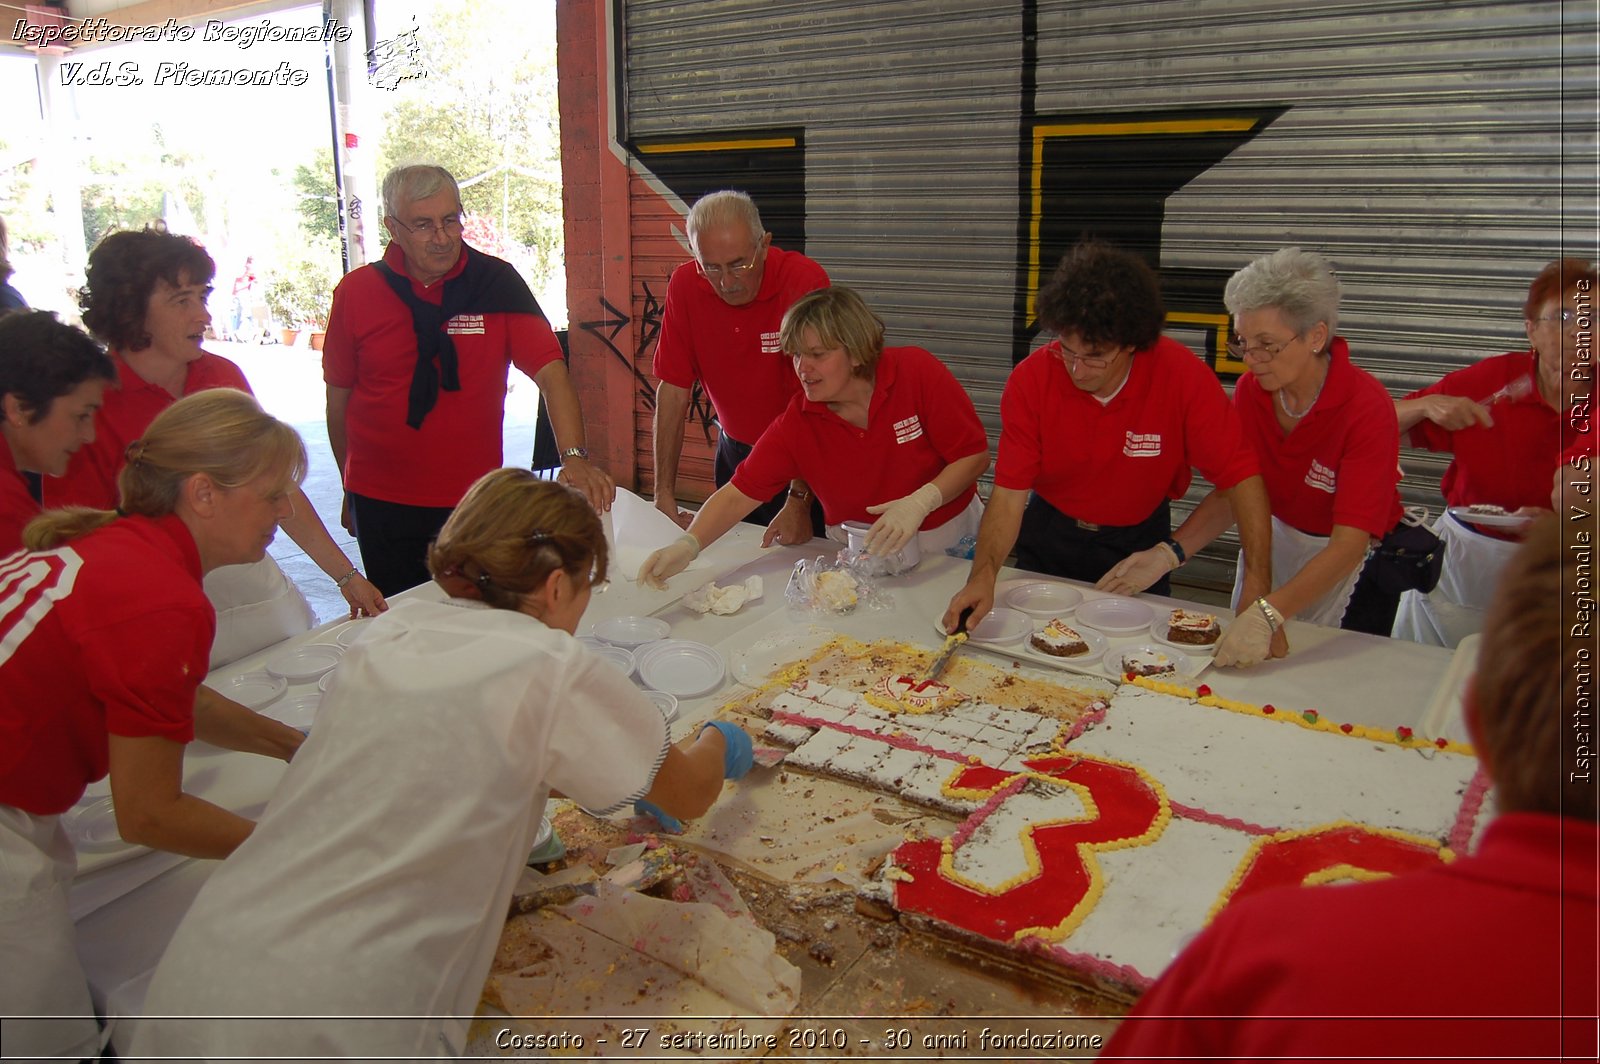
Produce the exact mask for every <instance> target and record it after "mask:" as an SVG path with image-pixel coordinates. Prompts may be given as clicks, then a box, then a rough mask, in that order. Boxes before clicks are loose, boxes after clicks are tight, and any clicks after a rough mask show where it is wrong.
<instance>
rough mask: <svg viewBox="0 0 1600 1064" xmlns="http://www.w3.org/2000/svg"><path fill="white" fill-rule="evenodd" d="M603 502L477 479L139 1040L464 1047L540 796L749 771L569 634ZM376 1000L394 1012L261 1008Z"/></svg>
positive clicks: (538, 483) (174, 966)
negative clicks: (440, 594) (429, 583)
mask: <svg viewBox="0 0 1600 1064" xmlns="http://www.w3.org/2000/svg"><path fill="white" fill-rule="evenodd" d="M606 565H607V556H606V542H605V536H604V533H603V532H602V531H601V526H600V519H599V517H598V515H596V513H595V511H594V508H593V507H592V506H591V505H590V504H589V502H588V500H587V499H586V498H585V497H584V496H583V495H582V494H580V493H579V492H578V491H577V490H576V489H574V488H569V487H566V486H564V485H560V484H556V483H553V482H550V481H544V480H540V479H538V478H537V477H535V476H534V475H533V474H532V473H531V472H529V471H527V470H525V469H499V470H496V471H494V472H492V473H489V474H487V475H486V476H484V477H483V478H482V479H480V480H479V481H478V482H477V483H476V484H474V485H473V486H472V488H471V489H470V490H469V491H468V492H467V495H466V497H465V498H464V499H462V501H461V503H460V505H459V506H457V507H456V509H455V512H454V513H452V514H451V516H450V518H449V519H448V520H447V521H446V522H445V525H444V528H443V529H442V530H441V532H440V533H439V538H438V540H437V541H436V542H435V544H434V546H433V549H432V551H431V552H430V557H429V567H430V568H431V569H432V571H433V573H434V579H435V581H436V582H437V583H438V584H439V585H440V587H442V588H443V589H444V590H445V591H446V592H448V593H449V596H450V597H449V598H448V599H446V600H444V601H442V602H440V601H418V600H415V599H414V600H412V601H408V602H402V603H397V604H396V605H395V606H394V608H393V609H391V610H389V612H387V613H385V614H384V615H383V616H382V617H380V618H378V619H377V620H376V621H374V622H372V623H371V624H370V625H369V626H368V627H367V631H366V633H365V634H364V635H363V636H362V638H361V640H360V641H359V642H357V643H356V644H355V646H353V647H352V648H351V650H350V652H349V653H348V654H347V655H346V656H345V658H344V660H343V661H342V662H341V663H340V666H339V671H338V673H337V674H336V675H337V678H336V680H335V681H334V683H333V685H332V687H331V688H330V689H329V691H328V695H327V698H326V699H325V700H324V702H323V704H322V708H321V711H320V714H319V716H318V719H317V726H316V728H315V729H313V731H312V733H311V738H310V739H309V740H308V741H307V743H306V746H305V748H304V750H302V752H301V754H300V756H299V757H297V758H296V759H295V763H294V764H293V765H292V766H290V771H289V773H288V774H287V775H286V776H285V777H284V779H283V782H282V784H280V785H279V787H278V790H277V792H276V793H275V794H274V795H273V798H272V802H271V804H270V805H269V806H268V807H267V810H266V812H265V813H264V814H263V816H262V818H261V824H260V826H259V827H258V828H257V831H256V833H255V835H254V836H253V837H252V838H251V839H250V840H249V842H248V843H247V844H246V845H245V846H243V847H241V848H240V850H239V852H238V853H236V854H235V855H234V856H233V857H232V858H230V859H229V860H228V861H227V863H225V864H224V865H223V866H222V867H221V868H220V869H218V871H217V873H216V874H215V875H213V876H212V877H211V879H210V881H209V882H207V884H206V885H205V887H204V888H203V889H202V890H201V892H200V895H199V897H198V898H197V899H196V900H195V903H194V905H193V907H191V908H190V910H189V913H188V915H187V916H186V917H185V918H184V921H183V923H182V925H181V926H180V927H179V928H178V931H177V934H176V935H175V936H174V938H173V940H172V943H171V945H170V946H169V947H168V949H167V952H166V955H165V956H164V957H163V958H162V961H161V964H160V967H158V968H157V970H156V974H155V978H154V980H153V981H152V983H151V985H150V992H149V996H148V998H147V999H146V1001H145V1013H146V1016H162V1015H167V1016H202V1017H203V1016H231V1017H246V1018H236V1019H226V1020H216V1021H211V1022H207V1021H205V1020H202V1019H190V1020H184V1021H181V1022H178V1021H174V1022H171V1023H168V1024H162V1023H160V1022H159V1021H152V1020H149V1019H146V1020H143V1021H141V1025H140V1028H139V1032H138V1033H137V1034H136V1036H135V1038H134V1044H133V1052H134V1053H135V1054H136V1055H141V1056H152V1057H159V1058H163V1059H171V1058H177V1057H188V1056H199V1057H206V1058H219V1057H233V1056H240V1055H244V1056H248V1055H256V1054H261V1055H270V1056H272V1057H274V1058H277V1057H301V1056H343V1055H351V1056H359V1057H362V1058H363V1059H366V1058H377V1057H389V1058H406V1059H410V1058H414V1057H430V1056H441V1055H459V1054H460V1053H461V1051H462V1049H463V1047H464V1043H465V1039H466V1030H467V1024H468V1023H469V1021H470V1020H471V1018H472V1014H473V1011H474V1010H475V1009H476V1007H477V1004H478V997H479V995H480V993H481V992H482V989H483V981H484V979H485V977H486V976H487V975H488V972H489V964H490V961H491V960H492V959H493V957H494V951H495V946H496V944H497V943H498V941H499V937H500V929H501V925H502V922H503V920H504V917H505V913H506V910H507V906H508V904H509V902H510V899H511V894H512V890H513V888H514V887H515V885H516V882H517V878H518V876H519V875H520V873H521V871H522V868H523V864H524V862H525V860H526V859H527V855H528V852H529V850H530V849H531V848H532V845H533V842H534V838H535V835H536V833H537V832H538V830H539V826H540V819H541V814H542V812H543V810H544V806H545V799H546V797H547V796H548V795H550V794H552V793H555V792H560V793H561V794H563V795H565V796H567V797H569V798H571V799H573V800H574V801H576V802H578V803H580V804H581V805H583V806H585V807H586V808H589V809H592V810H595V811H596V812H599V813H607V812H611V811H614V810H619V809H625V808H627V807H628V806H629V805H630V804H631V803H640V802H648V803H650V804H651V805H652V806H654V807H655V808H658V809H660V810H662V811H664V813H666V814H670V815H671V816H674V817H686V818H687V817H695V816H699V815H701V814H702V813H704V812H705V811H706V810H707V809H708V808H709V807H710V805H711V803H712V801H713V800H714V799H715V798H716V797H717V794H718V792H719V791H720V790H721V788H722V781H723V779H724V778H730V779H732V778H737V777H739V776H742V775H743V774H744V773H745V772H746V771H748V770H749V767H750V758H751V747H750V740H749V738H748V737H747V736H746V735H745V733H744V732H742V731H740V730H739V729H738V728H736V727H733V726H732V725H730V724H727V723H725V722H722V721H716V722H713V723H712V724H708V725H706V726H705V727H704V728H702V729H701V730H700V731H699V733H698V735H696V737H694V738H693V739H690V740H688V741H686V742H684V743H683V744H680V745H679V746H673V745H671V743H670V742H669V740H668V734H667V726H666V721H665V719H664V718H663V717H662V715H661V712H660V711H659V710H658V709H657V708H656V707H655V705H654V704H653V703H651V702H650V701H648V700H647V699H646V698H645V697H644V695H643V694H642V693H641V692H640V691H639V689H638V688H636V687H635V686H634V685H633V684H632V683H631V682H629V680H628V679H627V677H626V676H624V675H623V674H622V673H620V672H618V671H616V670H615V669H614V668H612V667H611V666H610V665H607V664H605V663H603V662H601V661H599V660H598V659H597V658H595V657H593V656H592V655H591V654H590V653H589V652H588V650H587V649H586V648H585V647H584V646H583V645H582V644H581V643H579V642H578V641H577V640H576V639H574V638H573V637H572V632H573V630H574V629H575V628H576V627H577V625H578V621H579V619H580V618H581V617H582V616H583V611H584V609H585V607H587V606H588V604H589V596H590V591H591V588H592V586H593V585H594V584H595V583H598V582H601V581H603V580H604V579H605V574H606ZM273 1016H291V1017H319V1016H324V1017H325V1016H381V1017H384V1019H383V1020H382V1022H376V1023H367V1024H360V1023H351V1022H349V1021H340V1020H330V1021H326V1022H318V1021H317V1020H315V1019H295V1020H292V1021H290V1022H283V1021H281V1020H276V1019H251V1018H248V1017H273Z"/></svg>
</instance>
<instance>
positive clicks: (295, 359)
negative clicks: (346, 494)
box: [206, 340, 539, 621]
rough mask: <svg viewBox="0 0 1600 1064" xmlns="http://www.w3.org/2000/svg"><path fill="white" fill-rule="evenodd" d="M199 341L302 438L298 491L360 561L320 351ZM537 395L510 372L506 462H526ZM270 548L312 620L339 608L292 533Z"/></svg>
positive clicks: (339, 612)
mask: <svg viewBox="0 0 1600 1064" xmlns="http://www.w3.org/2000/svg"><path fill="white" fill-rule="evenodd" d="M206 348H207V350H209V351H211V352H213V353H214V354H218V355H221V356H222V357H223V358H226V359H229V360H231V361H233V362H235V363H237V364H238V366H239V368H240V369H241V370H243V371H244V375H245V378H246V379H247V380H248V381H249V382H250V387H251V388H252V389H253V390H254V391H255V393H256V398H258V399H260V400H261V405H262V406H264V407H266V408H267V410H268V411H269V412H271V413H272V414H273V415H274V416H275V417H278V418H281V419H282V420H284V421H287V422H288V423H289V424H291V425H293V426H294V427H295V429H296V431H298V432H299V433H300V436H301V438H302V439H304V440H305V444H306V452H307V455H308V457H309V458H310V470H309V472H308V473H307V475H306V482H305V485H304V487H305V492H306V496H307V497H308V498H309V499H310V500H311V503H312V505H313V506H315V507H316V508H317V513H318V515H320V516H321V518H322V523H323V524H324V525H326V526H327V527H328V531H329V532H330V533H331V534H332V535H333V538H334V540H335V541H336V542H338V544H339V545H340V546H341V547H343V548H344V551H345V553H346V554H348V555H349V556H350V560H351V562H353V563H354V564H356V565H360V564H361V561H360V552H359V551H358V550H357V549H356V545H355V540H354V538H353V537H351V535H350V533H348V532H346V531H345V530H344V529H343V528H342V527H340V525H339V507H340V504H341V502H342V501H343V494H342V489H341V488H340V484H339V472H338V470H337V469H336V468H335V467H334V463H333V453H332V452H331V451H330V450H329V449H328V427H327V421H326V417H325V414H324V409H323V404H324V399H325V395H326V393H325V392H324V390H323V384H322V356H321V354H320V353H318V352H315V351H312V350H310V349H309V348H307V347H305V346H304V341H302V343H301V346H297V347H284V346H282V345H280V344H236V343H228V342H225V341H220V340H213V341H210V342H208V343H207V344H206ZM538 399H539V391H538V389H537V388H535V387H534V384H533V382H532V381H530V380H528V379H527V378H526V377H524V376H522V375H521V374H520V373H517V372H513V373H512V374H511V394H510V395H509V396H507V398H506V419H505V460H506V463H507V464H508V465H520V464H526V463H527V462H528V460H529V458H530V456H531V455H532V454H533V425H534V413H535V411H536V410H537V408H538ZM271 553H272V556H273V557H274V558H275V559H277V562H278V564H279V565H280V566H282V567H283V571H284V572H286V573H288V574H289V578H290V579H292V580H293V581H294V582H295V583H296V584H297V585H299V587H300V590H301V591H302V592H304V593H305V596H306V598H307V599H309V600H310V602H311V606H312V608H313V609H314V610H316V612H317V619H318V620H319V621H330V620H334V619H335V618H338V617H343V616H345V615H346V613H347V611H348V607H347V606H346V605H345V601H344V597H343V596H342V595H340V594H339V590H338V588H336V587H334V586H333V581H332V580H330V579H329V578H328V576H327V574H325V573H324V572H323V571H322V570H321V569H318V568H317V566H316V564H315V563H314V562H312V561H311V559H310V558H308V557H306V553H305V551H303V550H301V549H300V548H299V547H298V546H296V545H295V543H294V541H293V540H291V539H290V538H289V537H288V536H285V535H282V534H281V533H280V534H279V536H278V538H277V539H275V540H273V543H272V548H271Z"/></svg>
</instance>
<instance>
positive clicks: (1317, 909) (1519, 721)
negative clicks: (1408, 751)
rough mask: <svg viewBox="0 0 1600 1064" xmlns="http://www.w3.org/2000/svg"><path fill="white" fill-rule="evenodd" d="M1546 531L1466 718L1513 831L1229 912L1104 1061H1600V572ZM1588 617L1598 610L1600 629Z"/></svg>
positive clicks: (1487, 649)
mask: <svg viewBox="0 0 1600 1064" xmlns="http://www.w3.org/2000/svg"><path fill="white" fill-rule="evenodd" d="M1591 527H1592V526H1591ZM1569 535H1570V529H1569V530H1566V532H1565V533H1564V532H1563V530H1562V529H1561V527H1560V524H1559V523H1558V522H1557V521H1556V520H1555V519H1554V518H1552V517H1546V518H1545V519H1543V520H1542V521H1541V522H1539V523H1538V524H1537V525H1535V526H1534V528H1533V530H1532V531H1531V532H1530V533H1529V535H1528V542H1527V543H1526V544H1525V545H1524V546H1523V547H1521V548H1520V549H1519V550H1518V551H1517V553H1516V555H1515V556H1514V558H1513V560H1512V562H1511V564H1510V565H1509V566H1508V567H1507V569H1506V571H1505V574H1504V579H1503V580H1502V582H1501V584H1500V587H1499V588H1498V589H1497V591H1496V593H1495V599H1494V602H1493V605H1492V606H1491V608H1490V616H1489V620H1488V622H1487V624H1486V625H1485V628H1484V632H1483V645H1482V651H1481V652H1480V654H1479V655H1478V671H1477V674H1476V676H1475V678H1474V680H1473V683H1472V686H1471V688H1470V690H1469V693H1468V696H1467V699H1466V703H1467V704H1466V719H1467V727H1468V730H1469V731H1470V732H1471V733H1472V745H1473V747H1474V748H1475V749H1476V750H1477V751H1478V755H1479V756H1480V757H1481V758H1482V759H1483V767H1484V769H1485V771H1486V772H1487V773H1488V774H1489V776H1490V778H1491V779H1492V780H1493V781H1494V788H1495V797H1496V805H1497V807H1498V809H1499V814H1498V815H1497V816H1496V817H1495V819H1494V820H1493V821H1492V822H1491V823H1490V824H1489V826H1488V828H1487V829H1486V830H1485V832H1484V833H1483V836H1482V839H1481V840H1480V841H1479V842H1478V843H1477V845H1476V847H1475V849H1474V851H1473V852H1472V853H1471V854H1460V855H1457V856H1456V858H1455V860H1453V861H1450V862H1449V863H1445V864H1440V865H1437V866H1436V867H1434V868H1431V869H1429V870H1428V871H1424V872H1415V873H1412V874H1409V875H1402V876H1396V877H1393V878H1389V879H1384V880H1381V881H1378V882H1371V883H1357V884H1336V885H1335V884H1330V885H1325V886H1317V887H1285V888H1280V889H1276V890H1270V891H1265V892H1263V893H1261V894H1257V895H1255V896H1253V897H1247V898H1244V899H1241V900H1240V901H1238V902H1236V903H1234V904H1232V905H1230V906H1228V907H1227V908H1226V909H1224V910H1223V911H1222V912H1221V913H1220V914H1218V916H1217V918H1216V920H1215V922H1214V923H1212V924H1211V926H1210V927H1208V928H1207V929H1206V930H1205V931H1204V932H1203V933H1202V934H1201V935H1200V937H1199V938H1197V939H1195V941H1194V942H1193V943H1192V944H1191V945H1190V946H1189V947H1188V949H1186V950H1184V952H1183V953H1182V955H1181V956H1179V957H1178V959H1177V960H1175V961H1173V963H1172V965H1171V967H1169V968H1168V969H1167V970H1166V972H1165V973H1163V975H1162V976H1161V979H1160V980H1159V981H1158V982H1157V983H1156V985H1155V986H1154V987H1152V988H1151V989H1150V990H1149V992H1147V993H1146V994H1145V995H1144V997H1142V998H1140V999H1139V1003H1138V1005H1137V1006H1136V1007H1135V1008H1134V1010H1133V1011H1132V1012H1131V1013H1129V1014H1128V1017H1127V1019H1125V1020H1124V1021H1123V1023H1122V1026H1121V1027H1120V1028H1118V1030H1117V1032H1116V1035H1115V1036H1114V1037H1113V1038H1112V1040H1111V1042H1110V1044H1108V1045H1107V1046H1106V1048H1105V1049H1104V1050H1102V1051H1101V1053H1100V1059H1101V1060H1120V1059H1128V1058H1135V1059H1141V1060H1147V1059H1162V1060H1265V1059H1272V1060H1306V1059H1317V1060H1355V1059H1360V1060H1367V1059H1382V1060H1404V1059H1412V1058H1419V1059H1420V1058H1423V1057H1426V1058H1428V1059H1431V1060H1462V1059H1473V1060H1488V1059H1495V1060H1499V1059H1504V1058H1512V1059H1518V1060H1531V1059H1541V1060H1558V1059H1559V1060H1594V1059H1595V1049H1596V1044H1595V1043H1596V1040H1595V1030H1596V1025H1595V1018H1596V990H1597V987H1596V978H1595V973H1596V962H1597V959H1600V958H1597V955H1596V948H1595V942H1596V930H1597V928H1596V914H1597V912H1600V906H1597V900H1600V897H1597V893H1596V874H1595V869H1596V862H1597V858H1600V831H1597V828H1596V819H1597V816H1596V803H1595V794H1596V791H1595V782H1594V775H1593V770H1592V769H1591V768H1590V767H1589V764H1590V762H1591V760H1592V758H1591V757H1590V756H1589V755H1588V754H1587V750H1588V749H1589V748H1590V746H1591V745H1592V744H1590V743H1586V742H1584V741H1583V739H1582V738H1581V737H1583V736H1586V735H1592V729H1590V728H1589V727H1588V726H1587V725H1583V726H1581V727H1580V726H1579V725H1577V724H1574V723H1573V722H1575V721H1581V720H1586V719H1592V718H1591V717H1590V714H1589V712H1588V710H1587V709H1585V708H1584V707H1585V706H1586V704H1587V702H1588V699H1589V697H1590V688H1589V681H1588V679H1587V677H1588V676H1589V674H1590V669H1591V663H1590V660H1589V658H1590V652H1591V648H1592V647H1593V645H1594V640H1593V637H1592V636H1591V637H1589V638H1588V639H1585V640H1577V639H1573V638H1571V637H1570V636H1568V635H1567V634H1566V633H1567V632H1568V631H1570V629H1571V626H1572V625H1573V624H1574V623H1581V622H1580V621H1579V618H1580V617H1582V616H1583V615H1584V613H1580V612H1579V611H1578V602H1577V599H1576V598H1575V597H1574V596H1573V595H1572V588H1574V587H1575V586H1577V581H1578V580H1580V579H1581V578H1582V576H1583V571H1584V570H1585V569H1587V567H1588V563H1587V562H1586V561H1583V560H1582V558H1581V557H1580V556H1579V555H1578V554H1577V553H1576V552H1574V551H1572V550H1570V549H1567V548H1568V544H1567V543H1564V542H1563V540H1564V539H1566V538H1567V537H1568V536H1569ZM1585 612H1586V611H1585Z"/></svg>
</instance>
